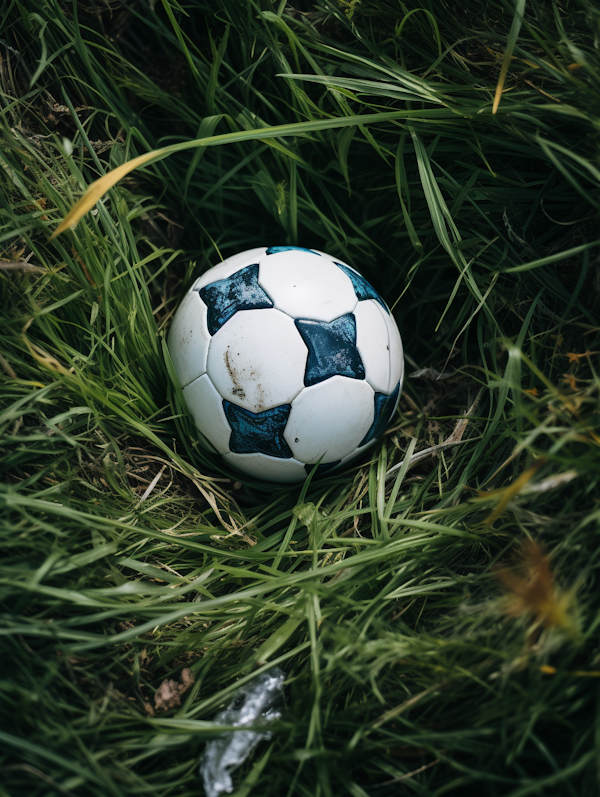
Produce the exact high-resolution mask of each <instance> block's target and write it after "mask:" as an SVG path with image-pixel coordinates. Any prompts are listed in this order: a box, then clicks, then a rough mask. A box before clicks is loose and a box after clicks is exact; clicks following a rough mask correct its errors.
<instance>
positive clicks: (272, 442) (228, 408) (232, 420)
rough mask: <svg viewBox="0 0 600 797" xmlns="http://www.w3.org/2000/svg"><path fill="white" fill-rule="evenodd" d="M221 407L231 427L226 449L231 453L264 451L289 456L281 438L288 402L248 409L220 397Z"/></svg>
mask: <svg viewBox="0 0 600 797" xmlns="http://www.w3.org/2000/svg"><path fill="white" fill-rule="evenodd" d="M223 409H224V410H225V415H226V416H227V420H228V421H229V425H230V426H231V438H230V440H229V448H230V449H231V451H233V453H234V454H268V455H269V456H271V457H280V458H281V459H290V458H291V457H292V452H291V451H290V448H289V446H288V444H287V443H286V442H285V439H284V437H283V432H284V430H285V425H286V423H287V420H288V418H289V416H290V411H291V409H292V405H291V404H281V405H280V406H279V407H272V408H271V409H270V410H264V411H263V412H250V410H245V409H244V408H243V407H239V406H238V405H237V404H232V403H231V402H230V401H227V399H223Z"/></svg>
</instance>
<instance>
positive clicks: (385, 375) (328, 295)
mask: <svg viewBox="0 0 600 797" xmlns="http://www.w3.org/2000/svg"><path fill="white" fill-rule="evenodd" d="M168 347H169V352H170V355H171V359H172V361H173V364H174V366H175V371H176V372H177V376H178V378H179V381H180V383H181V387H182V388H183V395H184V397H185V400H186V403H187V406H188V409H189V411H190V413H191V414H192V416H193V419H194V422H195V424H196V426H197V428H198V429H199V430H200V432H201V433H202V435H203V436H204V437H205V438H206V440H208V442H209V443H210V444H212V446H213V447H214V448H215V449H216V451H218V453H219V454H222V455H223V458H224V459H225V460H226V461H227V462H228V463H229V464H230V465H233V466H234V467H235V468H238V469H239V470H241V471H243V472H244V473H247V474H249V475H251V476H255V477H258V478H260V479H266V480H268V481H276V482H295V481H301V480H302V479H304V478H306V475H307V473H309V472H310V471H311V470H312V468H313V467H314V465H315V463H317V462H318V463H320V464H319V466H318V470H319V471H325V470H329V469H333V468H335V467H339V466H342V465H344V464H345V463H347V462H349V461H350V460H352V459H354V457H357V456H359V455H360V454H361V453H362V452H363V451H365V450H366V449H367V448H368V447H369V446H371V445H373V444H374V443H375V442H376V441H377V439H378V438H379V437H381V435H382V434H383V432H384V431H385V428H386V426H387V424H388V423H389V421H390V418H391V417H392V415H393V414H394V411H395V409H396V406H397V404H398V398H399V394H400V387H401V383H402V376H403V371H404V361H403V357H402V343H401V340H400V333H399V332H398V327H397V326H396V322H395V321H394V319H393V317H392V315H391V313H390V311H389V308H388V307H387V305H386V303H385V302H384V301H383V299H382V298H381V296H379V294H378V293H377V292H376V291H375V290H374V289H373V288H372V287H371V285H370V284H369V283H368V282H367V281H366V280H365V279H364V277H362V276H361V275H360V274H359V273H358V272H357V271H355V270H354V269H353V268H351V267H350V266H348V265H346V264H345V263H341V262H339V261H338V260H336V259H334V258H333V257H330V256H329V255H327V254H325V253H324V252H318V251H316V250H312V249H304V248H302V247H299V246H271V247H269V248H265V247H261V248H259V249H250V250H248V251H246V252H241V253H240V254H237V255H234V256H233V257H230V258H228V259H227V260H225V261H224V262H223V263H221V264H220V265H218V266H215V267H214V268H211V269H209V270H208V271H207V272H206V273H205V274H203V275H202V276H201V277H200V279H198V280H197V281H196V283H195V284H194V286H193V287H192V288H191V290H190V291H189V293H188V294H187V295H186V296H185V298H184V300H183V302H182V303H181V306H180V307H179V309H178V310H177V312H176V314H175V317H174V319H173V324H172V325H171V329H170V331H169V337H168Z"/></svg>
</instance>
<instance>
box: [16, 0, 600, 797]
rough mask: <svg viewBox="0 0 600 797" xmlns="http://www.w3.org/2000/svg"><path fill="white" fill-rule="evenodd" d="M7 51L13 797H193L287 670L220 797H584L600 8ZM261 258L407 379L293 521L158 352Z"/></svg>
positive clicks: (189, 31) (164, 12) (297, 499)
mask: <svg viewBox="0 0 600 797" xmlns="http://www.w3.org/2000/svg"><path fill="white" fill-rule="evenodd" d="M0 20H1V22H0V56H1V60H0V107H1V113H0V165H1V166H2V168H1V169H0V292H1V299H0V313H1V318H0V385H1V386H0V434H1V435H2V437H1V440H0V471H1V474H2V475H1V482H0V544H1V551H2V564H1V566H0V601H1V603H2V615H1V620H0V656H1V670H0V751H1V752H0V796H1V797H5V796H9V795H10V797H16V796H17V795H19V796H20V795H31V797H42V796H43V797H50V796H52V797H54V795H57V796H58V795H81V797H87V795H93V796H94V797H96V795H97V796H98V797H100V796H102V797H106V796H107V795H113V796H114V797H125V796H126V797H130V796H132V795H135V794H143V795H145V796H147V795H152V796H153V797H167V795H169V796H170V795H177V796H178V797H187V796H188V795H189V796H190V797H192V795H194V797H196V795H200V794H202V793H203V791H202V784H201V780H200V777H199V774H198V763H199V758H200V756H201V754H202V751H203V749H204V745H205V743H206V742H207V741H208V740H210V739H212V738H214V737H215V734H216V733H217V730H218V726H216V725H215V724H214V722H213V721H212V720H213V718H214V717H215V715H216V714H217V713H218V712H219V710H220V709H222V707H223V706H224V705H226V704H227V703H228V702H229V701H230V700H231V698H232V695H233V694H234V693H235V691H236V688H237V687H239V685H240V684H242V683H247V682H250V681H251V680H252V679H253V678H255V677H256V676H257V674H258V673H261V672H265V671H268V670H269V669H270V668H272V667H275V666H277V667H280V668H281V669H282V670H283V672H284V673H285V674H286V686H285V708H284V710H283V712H282V716H281V719H280V720H278V721H276V722H275V723H274V724H273V726H272V730H273V735H272V737H271V739H270V740H268V741H265V742H263V743H262V744H261V746H259V747H258V748H257V750H256V752H255V753H254V754H253V755H252V756H251V758H250V759H249V760H248V761H247V762H246V763H245V764H244V765H243V766H242V767H241V768H240V769H239V770H238V772H237V773H236V775H235V782H236V791H235V795H236V797H242V795H243V796H244V797H246V795H250V794H252V795H257V796H258V795H260V797H279V795H282V797H283V796H285V795H289V796H290V797H292V795H294V797H300V796H302V797H338V795H351V796H352V797H367V796H368V797H378V796H380V795H385V796H386V797H387V795H396V794H415V795H423V796H425V795H426V796H427V797H433V796H434V795H435V796H440V797H441V795H457V796H458V795H460V796H461V797H463V796H465V795H478V796H479V795H486V797H487V796H488V795H489V797H496V796H499V795H503V796H504V795H506V796H507V797H508V795H510V797H525V795H536V797H539V795H547V796H548V797H550V795H552V797H555V795H569V796H572V797H588V795H589V797H592V796H593V795H596V794H598V792H599V790H600V773H599V769H598V761H599V760H600V717H599V714H598V678H599V677H600V638H599V628H598V626H599V622H600V620H599V618H600V592H599V590H598V583H597V582H598V575H599V570H600V546H599V545H598V539H599V537H598V535H599V533H600V524H599V521H600V506H599V503H598V497H599V495H600V492H599V490H598V482H599V480H600V415H599V411H598V410H599V399H600V377H599V375H598V368H599V365H600V357H599V353H600V321H599V317H600V258H599V254H600V253H599V249H598V247H599V246H600V235H599V229H600V225H599V222H600V213H599V211H600V159H599V156H600V150H599V146H598V141H599V138H598V136H599V133H600V45H599V43H598V42H599V41H600V11H599V10H598V8H597V4H595V3H591V2H586V0H527V2H525V0H517V2H516V3H513V2H512V0H511V1H510V2H509V0H507V1H506V2H504V3H503V2H498V1H497V0H493V2H483V1H482V0H474V1H473V2H469V3H468V4H465V3H454V2H449V0H436V2H433V0H425V2H422V3H415V2H396V1H395V0H339V2H338V1H337V0H335V2H334V0H332V1H331V2H328V1H327V0H310V1H309V0H298V2H295V3H293V4H288V5H286V3H285V1H283V2H275V0H187V2H186V3H185V4H179V3H176V2H175V0H163V2H160V3H159V2H155V1H154V0H149V1H148V0H131V2H119V0H115V1H114V2H113V0H88V2H85V3H80V4H76V3H75V4H69V3H66V2H64V1H63V0H42V1H41V2H40V0H5V2H4V3H3V4H2V6H1V8H0ZM507 53H508V54H509V55H510V53H512V58H508V57H507ZM495 105H496V106H497V107H496V108H495ZM494 109H495V113H494V112H493V111H494ZM360 117H363V118H362V119H361V118H360ZM317 123H318V124H317ZM278 125H290V126H291V127H289V128H288V129H287V130H286V131H285V135H283V134H281V135H280V134H278V132H277V131H273V130H272V128H273V127H274V126H278ZM266 128H268V129H266ZM240 131H251V132H250V133H249V134H248V136H247V137H245V138H244V137H240V136H238V137H237V139H234V141H233V142H232V143H225V144H219V145H216V143H215V145H207V146H204V147H201V148H195V149H191V150H190V151H184V152H179V153H177V154H175V155H173V156H171V157H169V158H166V159H164V160H161V161H160V162H156V163H153V164H151V165H148V166H145V167H143V168H141V169H139V170H138V171H135V172H132V173H131V174H130V175H129V176H128V177H126V178H125V179H124V180H123V181H121V182H120V183H119V184H118V185H117V186H116V187H115V188H113V189H111V190H110V192H109V193H108V194H107V195H106V196H105V197H104V199H102V200H101V202H99V203H98V205H97V206H96V208H95V209H94V210H93V211H92V212H91V213H90V214H88V215H87V216H86V217H85V218H84V219H83V220H82V221H81V222H80V223H79V224H78V226H77V227H76V228H75V229H73V230H69V231H67V232H65V233H64V234H62V235H60V236H59V237H57V238H56V239H54V240H53V241H51V242H49V241H48V236H49V235H50V234H51V232H52V231H53V230H54V229H55V228H56V226H57V225H58V223H59V222H60V220H61V219H62V218H63V217H64V215H65V214H66V212H67V211H68V209H69V208H70V207H71V206H72V204H73V203H74V202H75V201H76V200H77V199H78V198H79V197H80V196H81V194H82V192H83V190H84V189H85V187H86V185H88V184H89V183H90V182H91V181H92V180H94V179H95V178H96V177H98V176H99V175H101V174H104V173H105V172H107V171H108V170H109V169H111V168H113V167H115V166H117V165H120V164H122V163H124V162H125V161H126V160H128V159H129V158H132V157H134V156H135V155H139V154H142V153H144V152H147V151H149V150H151V149H155V148H157V147H160V146H165V145H168V144H175V143H179V142H185V141H190V142H191V141H193V140H195V139H199V138H206V137H210V136H213V135H216V136H218V135H221V134H225V133H238V132H240ZM252 131H256V132H252ZM261 131H262V133H261ZM242 138H243V140H241V139H242ZM274 244H275V245H276V244H300V245H303V246H310V247H316V248H319V249H322V250H325V251H327V252H330V253H331V254H333V255H336V256H338V257H340V258H342V259H344V260H345V261H346V262H349V263H351V264H352V265H353V266H354V267H356V268H358V269H359V270H360V271H361V272H362V273H363V274H364V275H365V276H366V277H367V278H368V279H369V280H370V281H371V282H372V283H373V284H374V286H375V287H376V288H377V289H378V290H379V291H380V292H381V293H382V295H383V296H384V297H385V299H386V300H387V301H388V303H389V304H390V305H391V306H393V307H394V314H395V316H396V318H397V320H398V324H399V327H400V329H401V332H402V335H403V341H404V345H405V351H406V354H407V363H406V364H407V374H408V376H407V378H406V380H405V384H404V391H403V394H402V399H401V403H400V407H399V410H398V413H397V415H396V416H395V417H394V418H393V421H392V424H391V426H390V428H389V429H388V431H387V433H386V436H385V440H384V443H383V445H382V446H380V447H379V448H378V449H377V450H376V451H375V453H374V454H373V456H372V459H371V460H370V461H367V462H363V463H359V464H357V465H355V466H354V467H352V468H350V469H349V470H346V471H344V472H343V473H336V474H334V475H330V476H328V477H324V478H318V479H317V478H313V479H312V480H311V479H307V481H306V483H304V484H301V485H298V486H293V487H289V486H286V487H273V485H268V484H265V483H261V482H258V481H252V480H250V479H246V478H245V477H243V476H241V475H238V474H233V473H231V472H229V471H228V470H227V469H226V468H225V467H224V465H223V463H222V462H221V461H220V460H219V458H218V457H215V456H213V455H212V454H211V453H210V452H209V451H208V450H207V449H206V448H205V447H204V445H203V443H202V442H201V441H200V440H199V439H198V435H197V433H195V431H194V428H193V425H192V423H191V420H190V418H189V417H188V416H187V414H186V411H185V406H184V403H183V399H182V394H181V391H180V389H179V387H178V386H177V385H176V384H175V383H174V382H173V380H172V378H171V377H170V374H172V366H171V364H170V361H169V358H168V355H167V353H166V349H165V343H164V341H165V333H166V331H167V329H168V327H169V324H170V321H171V318H172V316H173V313H174V311H175V309H176V307H177V305H178V302H179V300H180V298H181V296H182V295H183V293H184V292H185V291H186V290H187V288H188V287H189V285H190V284H191V282H192V280H193V279H194V278H196V277H197V276H198V275H199V274H200V273H201V272H203V271H204V270H205V269H206V268H208V267H209V266H210V265H214V264H216V263H217V262H219V260H220V259H221V258H222V257H227V256H228V255H231V254H234V253H235V252H237V251H240V250H242V249H246V248H251V247H253V246H258V245H274ZM168 680H171V681H175V682H177V683H178V684H180V688H175V684H170V685H169V684H167V685H166V686H165V682H166V681H168ZM192 681H193V682H192Z"/></svg>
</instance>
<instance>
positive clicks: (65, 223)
mask: <svg viewBox="0 0 600 797" xmlns="http://www.w3.org/2000/svg"><path fill="white" fill-rule="evenodd" d="M165 154H167V153H165V152H164V150H162V149H155V150H153V151H152V152H146V153H145V154H144V155H138V157H137V158H133V159H132V160H130V161H127V163H123V164H122V165H121V166H117V168H116V169H113V170H112V171H110V172H108V174H105V175H104V176H103V177H100V178H99V179H98V180H94V182H93V183H91V184H90V185H89V186H88V187H87V189H86V191H85V192H84V194H83V196H82V197H81V199H79V200H78V201H77V202H76V203H75V204H74V205H73V207H72V208H71V210H70V211H69V212H68V213H67V215H66V216H65V217H64V219H63V220H62V221H61V223H60V224H59V225H58V227H57V228H56V229H55V230H54V232H53V233H52V235H51V236H50V237H49V238H48V241H51V240H52V239H53V238H56V236H57V235H60V234H61V232H64V231H65V230H67V229H68V228H69V227H73V226H74V225H75V224H77V222H78V221H80V219H81V218H82V217H83V216H85V214H86V213H87V212H88V211H89V210H91V209H92V208H93V207H94V205H95V204H96V202H98V201H99V200H100V199H102V197H103V196H104V194H105V193H106V192H107V191H108V190H109V189H110V188H112V187H113V185H115V183H118V182H119V180H121V179H122V178H123V177H125V175H126V174H129V172H131V171H133V170H134V169H137V167H138V166H143V165H144V164H145V163H148V162H149V161H151V160H155V159H156V158H158V157H160V156H161V155H165Z"/></svg>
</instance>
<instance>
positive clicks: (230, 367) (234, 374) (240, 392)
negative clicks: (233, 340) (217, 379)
mask: <svg viewBox="0 0 600 797" xmlns="http://www.w3.org/2000/svg"><path fill="white" fill-rule="evenodd" d="M223 359H224V360H225V368H227V373H228V374H229V376H230V377H231V381H232V382H233V390H232V391H231V392H232V393H233V395H234V396H237V397H238V398H241V399H244V398H246V391H245V390H244V388H243V387H242V386H241V384H240V378H239V373H238V370H237V368H236V367H235V365H234V364H233V363H232V361H231V357H230V355H229V349H227V351H226V352H225V354H224V355H223Z"/></svg>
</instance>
